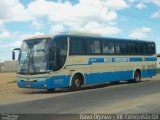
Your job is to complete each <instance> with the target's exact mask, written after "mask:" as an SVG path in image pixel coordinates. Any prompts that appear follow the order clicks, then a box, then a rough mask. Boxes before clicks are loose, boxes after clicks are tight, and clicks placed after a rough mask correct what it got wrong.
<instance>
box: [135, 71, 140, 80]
mask: <svg viewBox="0 0 160 120" xmlns="http://www.w3.org/2000/svg"><path fill="white" fill-rule="evenodd" d="M135 80H136V81H137V82H138V81H139V80H140V75H139V74H138V73H136V74H135Z"/></svg>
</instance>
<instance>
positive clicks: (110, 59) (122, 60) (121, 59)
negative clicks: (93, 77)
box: [104, 58, 130, 63]
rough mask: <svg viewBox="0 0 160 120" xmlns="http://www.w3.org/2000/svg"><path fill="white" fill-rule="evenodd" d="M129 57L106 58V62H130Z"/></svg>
mask: <svg viewBox="0 0 160 120" xmlns="http://www.w3.org/2000/svg"><path fill="white" fill-rule="evenodd" d="M129 61H130V60H129V58H105V59H104V62H107V63H111V62H129Z"/></svg>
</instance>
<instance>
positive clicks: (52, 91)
mask: <svg viewBox="0 0 160 120" xmlns="http://www.w3.org/2000/svg"><path fill="white" fill-rule="evenodd" d="M47 91H48V92H49V93H54V92H55V88H52V89H47Z"/></svg>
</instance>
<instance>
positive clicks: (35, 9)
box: [0, 0, 160, 62]
mask: <svg viewBox="0 0 160 120" xmlns="http://www.w3.org/2000/svg"><path fill="white" fill-rule="evenodd" d="M64 31H81V32H91V33H100V34H101V35H103V36H107V37H115V38H129V39H141V40H147V41H155V42H156V49H157V53H160V0H1V2H0V62H2V61H6V60H11V56H12V55H11V51H12V49H13V48H17V47H20V45H21V43H22V41H23V39H25V38H27V37H30V36H34V35H42V34H54V33H58V32H64Z"/></svg>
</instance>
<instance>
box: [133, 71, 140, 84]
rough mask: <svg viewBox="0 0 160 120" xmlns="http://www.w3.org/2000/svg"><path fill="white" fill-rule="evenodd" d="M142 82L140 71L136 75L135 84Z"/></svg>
mask: <svg viewBox="0 0 160 120" xmlns="http://www.w3.org/2000/svg"><path fill="white" fill-rule="evenodd" d="M140 81H141V71H140V70H136V71H135V73H134V79H133V82H134V83H138V82H140Z"/></svg>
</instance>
